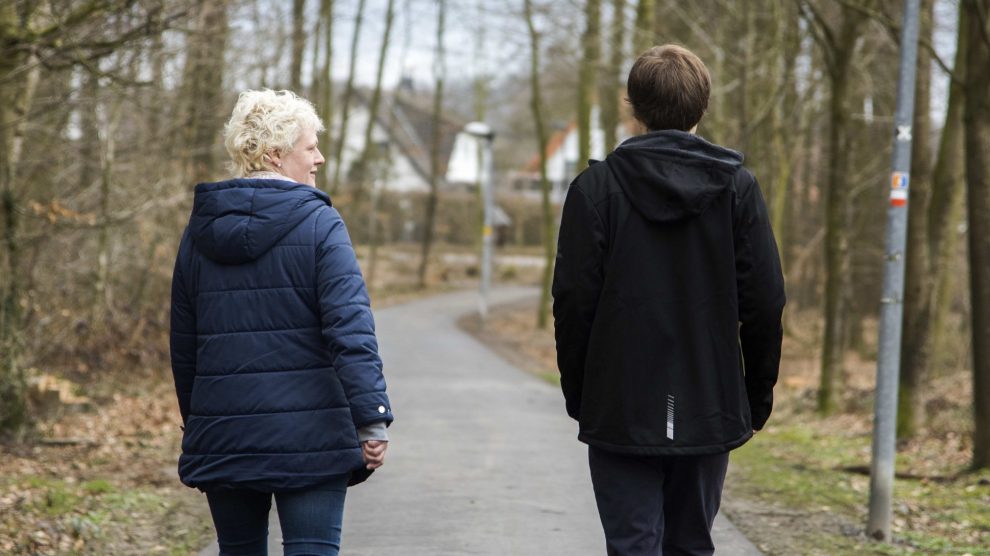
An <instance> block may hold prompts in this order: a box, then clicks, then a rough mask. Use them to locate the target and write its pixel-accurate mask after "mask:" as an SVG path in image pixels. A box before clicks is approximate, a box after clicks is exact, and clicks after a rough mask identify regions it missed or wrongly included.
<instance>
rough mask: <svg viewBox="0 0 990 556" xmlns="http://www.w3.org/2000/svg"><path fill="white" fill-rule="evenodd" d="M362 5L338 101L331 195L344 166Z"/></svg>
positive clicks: (359, 37) (334, 190) (362, 18)
mask: <svg viewBox="0 0 990 556" xmlns="http://www.w3.org/2000/svg"><path fill="white" fill-rule="evenodd" d="M364 3H365V0H358V9H357V16H355V19H354V36H353V37H352V38H351V61H350V64H349V66H348V68H349V69H348V73H347V84H346V85H344V98H343V100H341V101H340V104H341V107H340V127H339V128H337V129H338V131H337V141H336V151H335V154H334V165H333V180H331V181H330V194H331V195H332V194H333V193H335V192H336V191H337V186H338V185H340V171H341V166H343V164H344V143H346V142H347V121H348V119H350V114H351V97H352V96H353V95H354V74H355V73H356V72H355V70H356V69H357V53H358V44H359V41H360V40H361V25H362V23H363V21H364ZM328 40H329V39H328ZM328 56H329V55H328ZM328 79H329V76H328Z"/></svg>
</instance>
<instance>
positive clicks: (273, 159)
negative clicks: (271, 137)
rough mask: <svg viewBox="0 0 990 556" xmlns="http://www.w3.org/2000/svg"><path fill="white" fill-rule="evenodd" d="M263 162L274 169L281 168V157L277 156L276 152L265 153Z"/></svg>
mask: <svg viewBox="0 0 990 556" xmlns="http://www.w3.org/2000/svg"><path fill="white" fill-rule="evenodd" d="M265 162H268V163H269V164H271V165H272V166H274V167H276V168H281V167H282V157H281V156H279V155H278V152H276V151H268V152H267V153H265Z"/></svg>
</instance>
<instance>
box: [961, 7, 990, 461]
mask: <svg viewBox="0 0 990 556" xmlns="http://www.w3.org/2000/svg"><path fill="white" fill-rule="evenodd" d="M962 8H963V9H965V10H967V12H968V13H967V14H966V15H967V18H968V23H967V37H966V43H967V44H966V49H965V51H966V104H965V111H964V120H965V122H966V131H965V144H966V183H967V185H968V188H967V193H968V203H967V207H968V217H969V218H968V219H969V233H968V235H969V280H970V289H971V299H972V304H973V313H972V318H973V323H972V334H973V425H974V426H973V462H972V465H973V467H974V468H987V467H990V95H987V91H990V72H988V71H987V68H990V0H964V1H963V3H962Z"/></svg>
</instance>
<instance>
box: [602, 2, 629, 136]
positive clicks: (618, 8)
mask: <svg viewBox="0 0 990 556" xmlns="http://www.w3.org/2000/svg"><path fill="white" fill-rule="evenodd" d="M625 13H626V0H612V29H611V33H610V36H609V53H610V55H611V56H610V60H609V63H608V64H607V65H606V66H605V67H603V68H602V83H601V86H600V87H599V89H598V96H599V99H600V101H599V104H600V105H601V107H600V110H601V119H602V130H603V131H604V134H605V153H606V154H607V153H609V152H611V151H612V149H614V148H615V147H616V144H617V143H618V140H617V139H616V130H617V129H618V127H619V89H620V88H621V86H622V85H621V81H620V80H621V79H622V77H621V71H622V66H623V61H624V60H625V49H624V48H623V43H624V41H625V31H626V20H625Z"/></svg>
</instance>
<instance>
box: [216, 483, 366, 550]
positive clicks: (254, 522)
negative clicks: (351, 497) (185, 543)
mask: <svg viewBox="0 0 990 556" xmlns="http://www.w3.org/2000/svg"><path fill="white" fill-rule="evenodd" d="M346 494H347V476H344V477H342V478H340V479H337V480H334V481H331V482H329V483H324V484H322V485H319V486H316V487H312V488H309V489H305V490H298V491H291V492H276V493H275V504H276V507H277V508H278V521H279V523H280V524H281V526H282V545H283V546H284V547H285V556H336V555H337V554H338V552H339V551H340V528H341V524H342V523H343V520H344V496H345V495H346ZM206 499H207V500H208V501H209V503H210V513H211V514H213V525H214V527H216V530H217V542H218V543H219V544H220V556H267V555H268V512H269V511H271V508H272V495H271V494H269V493H265V492H257V491H253V490H214V491H210V492H207V493H206Z"/></svg>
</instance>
